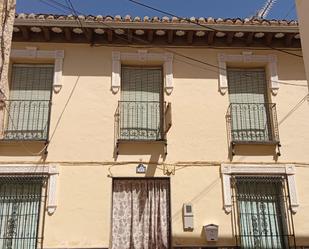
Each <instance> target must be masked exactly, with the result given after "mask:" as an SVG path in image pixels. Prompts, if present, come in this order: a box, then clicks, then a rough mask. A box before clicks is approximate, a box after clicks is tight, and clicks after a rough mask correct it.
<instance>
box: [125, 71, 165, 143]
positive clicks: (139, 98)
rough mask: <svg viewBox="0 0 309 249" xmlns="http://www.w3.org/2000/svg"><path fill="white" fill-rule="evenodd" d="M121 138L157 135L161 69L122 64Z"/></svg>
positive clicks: (159, 116)
mask: <svg viewBox="0 0 309 249" xmlns="http://www.w3.org/2000/svg"><path fill="white" fill-rule="evenodd" d="M121 72H122V77H121V79H122V82H121V109H122V114H121V123H122V127H121V129H122V132H121V133H122V134H127V135H125V136H124V137H123V138H124V139H130V138H131V137H134V138H137V139H158V138H159V137H160V135H161V127H160V125H161V108H162V88H163V86H162V69H161V68H146V67H122V70H121Z"/></svg>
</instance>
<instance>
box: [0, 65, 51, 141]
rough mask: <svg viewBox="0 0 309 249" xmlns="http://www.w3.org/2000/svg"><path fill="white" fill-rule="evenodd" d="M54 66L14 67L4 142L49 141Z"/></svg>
mask: <svg viewBox="0 0 309 249" xmlns="http://www.w3.org/2000/svg"><path fill="white" fill-rule="evenodd" d="M53 78H54V65H49V64H44V65H41V64H40V65H39V64H13V66H12V76H11V85H10V93H9V99H8V100H6V104H5V110H6V112H5V122H4V127H3V139H4V140H42V141H45V140H47V139H48V131H49V119H50V101H51V96H52V87H53Z"/></svg>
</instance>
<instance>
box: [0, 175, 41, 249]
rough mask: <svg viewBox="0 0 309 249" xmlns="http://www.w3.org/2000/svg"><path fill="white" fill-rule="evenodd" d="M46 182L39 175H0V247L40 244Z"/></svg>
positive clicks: (9, 248) (14, 248) (21, 248)
mask: <svg viewBox="0 0 309 249" xmlns="http://www.w3.org/2000/svg"><path fill="white" fill-rule="evenodd" d="M45 182H46V178H43V177H38V176H21V177H16V176H1V177H0V248H3V249H37V248H39V245H40V244H42V235H41V234H40V230H39V228H40V227H42V223H43V219H42V217H41V216H42V215H43V214H41V209H43V210H44V206H45V195H44V192H43V191H44V188H45V185H46V184H45ZM42 213H43V212H42Z"/></svg>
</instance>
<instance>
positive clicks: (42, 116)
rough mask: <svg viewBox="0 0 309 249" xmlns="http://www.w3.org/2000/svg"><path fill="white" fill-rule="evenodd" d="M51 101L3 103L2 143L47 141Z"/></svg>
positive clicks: (7, 101)
mask: <svg viewBox="0 0 309 249" xmlns="http://www.w3.org/2000/svg"><path fill="white" fill-rule="evenodd" d="M50 104H51V102H50V101H49V100H5V101H4V102H3V103H2V110H3V112H2V113H3V117H2V118H3V120H4V122H3V124H2V127H1V129H2V132H1V140H2V141H19V140H20V141H47V140H48V132H49V119H50Z"/></svg>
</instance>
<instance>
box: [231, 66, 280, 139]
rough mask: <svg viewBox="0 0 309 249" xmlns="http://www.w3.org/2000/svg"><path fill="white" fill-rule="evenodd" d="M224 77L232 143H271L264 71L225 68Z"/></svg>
mask: <svg viewBox="0 0 309 249" xmlns="http://www.w3.org/2000/svg"><path fill="white" fill-rule="evenodd" d="M227 76H228V91H229V99H230V103H231V104H230V107H229V110H228V113H229V115H230V129H231V139H232V142H274V140H276V138H275V137H274V136H273V127H272V122H271V121H272V117H273V116H274V115H275V105H274V104H271V103H269V102H268V95H267V83H266V75H265V70H264V69H237V68H228V73H227Z"/></svg>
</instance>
